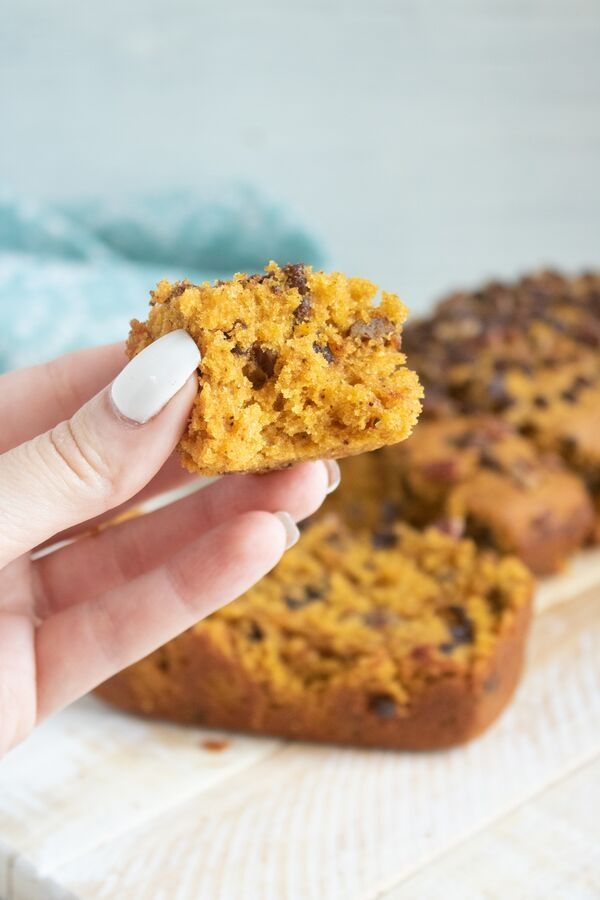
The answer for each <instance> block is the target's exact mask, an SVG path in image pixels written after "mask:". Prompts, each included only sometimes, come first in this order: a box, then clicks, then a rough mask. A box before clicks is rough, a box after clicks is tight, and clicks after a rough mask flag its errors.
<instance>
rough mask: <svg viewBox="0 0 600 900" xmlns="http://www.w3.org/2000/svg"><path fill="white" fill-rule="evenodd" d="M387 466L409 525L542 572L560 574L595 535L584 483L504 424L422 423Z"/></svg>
mask: <svg viewBox="0 0 600 900" xmlns="http://www.w3.org/2000/svg"><path fill="white" fill-rule="evenodd" d="M383 462H384V464H385V465H386V467H388V468H389V469H391V470H392V471H395V472H396V473H397V477H398V479H399V480H400V487H401V490H402V491H403V496H404V500H405V502H404V507H403V512H404V515H405V516H406V517H407V518H408V519H409V520H410V521H412V522H413V523H415V524H418V525H425V524H428V523H436V524H437V525H438V527H440V528H442V529H445V530H448V529H449V530H451V531H453V532H454V533H456V534H457V535H460V534H467V535H469V536H470V537H472V538H474V539H475V540H476V541H477V543H478V545H479V546H482V547H484V546H491V547H495V548H496V549H498V550H500V551H502V552H506V553H514V554H515V555H517V556H518V557H519V558H520V559H521V560H522V561H523V562H524V563H526V565H528V566H529V567H530V568H531V569H532V570H533V571H534V572H536V573H537V574H540V575H542V574H548V573H550V572H555V571H557V570H559V569H560V568H562V566H563V565H564V563H565V561H566V559H567V558H568V556H569V555H570V554H572V553H573V552H574V551H575V550H577V549H578V548H579V547H580V546H582V544H583V543H584V542H585V540H586V539H587V538H588V537H589V535H590V533H591V530H592V526H593V520H594V511H593V507H592V503H591V500H590V497H589V496H588V494H587V492H586V490H585V487H584V485H583V483H582V481H581V480H580V479H579V478H578V477H577V476H576V475H574V474H573V473H572V472H570V471H569V470H568V469H567V468H566V466H565V465H564V464H563V463H562V461H561V460H560V458H559V457H557V456H555V455H552V454H549V453H548V454H544V453H540V451H539V450H538V449H537V448H536V446H535V445H534V444H533V443H532V442H531V441H529V440H527V439H525V438H524V437H522V436H521V435H519V434H518V432H517V431H516V430H515V429H514V428H513V427H512V426H511V425H510V424H508V423H507V422H503V421H502V420H500V419H497V418H487V417H473V416H471V417H465V416H463V417H454V418H451V419H446V420H439V421H431V422H422V423H421V424H420V425H419V426H418V428H417V429H416V431H415V434H414V436H413V438H412V439H411V441H409V442H408V443H407V444H406V445H405V447H398V448H391V447H390V448H386V450H385V451H384V459H383ZM387 478H388V481H389V474H388V476H387Z"/></svg>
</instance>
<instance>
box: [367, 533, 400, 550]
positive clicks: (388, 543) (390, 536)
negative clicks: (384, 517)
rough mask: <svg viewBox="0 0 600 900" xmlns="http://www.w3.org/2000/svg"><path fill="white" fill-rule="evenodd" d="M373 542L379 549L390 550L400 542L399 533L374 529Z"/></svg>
mask: <svg viewBox="0 0 600 900" xmlns="http://www.w3.org/2000/svg"><path fill="white" fill-rule="evenodd" d="M371 543H372V544H373V546H374V547H375V548H376V549H377V550H389V549H390V547H395V546H396V544H397V543H398V535H397V534H394V532H393V531H374V532H373V534H372V535H371Z"/></svg>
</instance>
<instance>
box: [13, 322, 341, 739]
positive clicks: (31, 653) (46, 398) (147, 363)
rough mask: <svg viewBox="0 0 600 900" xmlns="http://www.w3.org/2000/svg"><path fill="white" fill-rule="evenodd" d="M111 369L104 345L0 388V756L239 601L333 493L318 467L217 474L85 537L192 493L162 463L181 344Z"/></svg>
mask: <svg viewBox="0 0 600 900" xmlns="http://www.w3.org/2000/svg"><path fill="white" fill-rule="evenodd" d="M123 360H124V355H123V347H122V345H114V346H110V347H102V348H97V349H93V350H85V351H81V352H78V353H73V354H70V355H68V356H65V357H62V358H60V359H57V360H55V361H54V362H51V363H49V364H46V365H41V366H36V367H33V368H31V369H25V370H22V371H17V372H11V373H9V374H7V375H4V376H2V377H1V378H0V754H1V753H2V752H3V751H6V750H7V749H9V748H10V747H12V746H14V745H15V744H16V743H18V742H19V741H20V740H22V739H23V737H25V735H26V734H27V733H28V732H29V731H30V730H31V729H32V728H33V727H34V725H35V724H36V723H37V722H39V721H40V720H41V719H43V718H44V717H46V716H48V715H49V714H51V713H53V712H55V711H56V710H58V709H60V708H61V707H63V706H65V705H66V704H68V703H70V702H71V701H73V700H75V699H76V698H77V697H79V696H81V695H82V694H84V693H85V692H87V691H88V690H90V689H91V688H93V687H95V686H96V685H97V684H99V683H100V682H101V681H104V680H105V679H106V678H108V677H109V676H110V675H112V674H114V673H115V672H117V671H118V670H120V669H122V668H123V667H124V666H127V665H129V664H130V663H133V662H135V661H136V660H138V659H140V658H141V657H143V656H145V655H146V654H147V653H150V652H151V651H152V650H154V649H155V648H156V647H158V646H160V645H161V644H163V643H164V642H165V641H167V640H169V639H170V638H172V637H174V636H175V635H177V634H179V633H180V632H181V631H184V630H185V629H186V628H188V627H190V626H191V625H192V624H194V622H196V621H197V620H199V619H201V618H202V617H204V616H206V615H208V614H209V613H210V612H212V611H213V610H215V609H216V608H218V607H219V606H222V605H223V604H225V603H228V602H229V601H230V600H233V599H234V598H235V597H237V596H239V595H240V594H241V593H243V592H244V591H245V590H246V589H247V588H249V587H250V586H251V585H252V584H253V583H254V582H256V581H257V580H258V579H260V578H261V577H262V576H263V575H264V574H265V573H266V572H268V571H269V569H271V568H272V567H273V566H274V565H275V563H276V562H277V561H278V560H279V558H280V557H281V555H282V553H283V552H284V550H285V549H286V546H290V544H291V543H293V542H294V541H295V539H296V538H297V535H298V531H297V528H296V526H295V521H297V520H298V519H301V518H303V517H305V516H307V515H309V514H310V513H312V512H313V511H314V510H315V509H316V508H317V507H318V506H319V504H320V503H321V502H322V500H323V498H324V496H325V493H326V492H327V490H328V489H332V488H333V487H334V486H335V484H336V483H337V480H338V476H337V471H336V470H337V467H336V465H335V463H327V464H325V465H324V464H323V463H321V462H316V463H305V464H303V465H300V466H297V467H295V468H293V469H287V470H285V471H281V472H273V473H270V474H268V475H260V476H259V475H247V476H237V475H232V476H228V477H227V478H224V479H222V480H221V481H217V482H215V483H213V484H211V485H209V486H208V487H205V488H203V489H202V490H201V491H199V492H196V493H194V494H191V495H190V496H187V497H186V498H185V499H183V500H179V501H178V502H176V503H173V504H171V505H170V506H167V507H164V508H163V509H160V510H158V511H155V512H153V513H149V514H148V515H144V516H140V517H138V518H132V519H129V520H128V521H123V522H122V523H121V524H115V525H109V526H108V527H105V528H101V529H98V528H96V527H95V526H97V525H98V524H101V523H103V522H105V521H106V520H109V519H111V518H112V517H114V516H115V515H116V513H119V512H122V511H123V510H125V509H127V508H128V507H129V506H130V505H135V504H137V503H139V502H140V499H144V498H147V497H149V496H152V495H155V494H158V493H160V492H162V491H164V490H166V489H167V488H172V487H174V486H176V485H179V484H182V483H184V482H186V481H193V479H192V478H191V476H189V475H187V473H185V472H184V470H183V469H181V467H180V466H179V464H178V463H177V461H176V460H175V459H174V457H173V456H172V452H173V450H174V448H175V445H176V443H177V441H178V439H179V437H180V435H181V433H182V431H183V430H184V428H185V424H186V420H187V417H188V415H189V412H190V408H191V405H192V402H193V400H194V397H195V394H196V390H197V376H196V368H197V365H198V360H199V353H198V350H197V348H196V346H195V344H194V342H193V341H192V340H191V339H190V338H189V337H188V336H187V335H186V334H185V332H175V333H174V334H171V335H167V336H166V337H164V338H162V339H161V340H160V341H157V342H155V343H154V344H152V345H151V346H150V347H148V348H146V350H144V351H143V353H141V354H139V356H137V357H135V359H134V360H132V361H131V362H130V363H129V364H128V365H127V366H126V367H125V368H124V369H123V371H122V372H121V373H120V374H118V373H119V370H120V369H121V367H122V364H123ZM115 376H117V377H116V379H115ZM112 379H115V380H114V381H113V383H112V386H111V387H104V388H103V385H106V384H107V383H109V382H110V381H111V380H112ZM89 398H91V399H89ZM56 423H59V424H56ZM278 510H285V511H286V512H278ZM64 537H69V538H74V540H72V541H71V542H70V543H68V544H67V545H66V546H63V547H62V549H57V550H55V551H53V552H50V553H48V554H46V555H42V556H39V554H33V555H32V551H34V550H35V549H36V548H38V549H39V547H40V546H42V545H44V544H45V543H48V542H49V541H50V540H52V541H55V540H57V539H61V538H64Z"/></svg>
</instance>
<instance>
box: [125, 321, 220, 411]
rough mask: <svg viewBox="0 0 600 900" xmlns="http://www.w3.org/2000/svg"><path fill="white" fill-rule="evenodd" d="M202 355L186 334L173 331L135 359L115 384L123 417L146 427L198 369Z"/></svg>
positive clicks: (181, 331)
mask: <svg viewBox="0 0 600 900" xmlns="http://www.w3.org/2000/svg"><path fill="white" fill-rule="evenodd" d="M201 358H202V357H201V354H200V351H199V349H198V347H197V346H196V342H195V341H194V340H193V338H191V337H190V336H189V334H188V333H187V332H186V331H183V330H182V329H180V330H179V331H171V332H169V334H165V335H163V337H161V338H159V339H158V340H157V341H154V343H152V344H149V346H148V347H146V348H145V349H144V350H142V352H141V353H138V355H137V356H134V357H133V359H132V360H131V362H130V363H128V364H127V365H126V366H125V368H124V369H123V371H122V372H120V373H119V374H118V375H117V377H116V378H115V380H114V381H113V383H112V387H111V389H110V395H111V398H112V402H113V403H114V405H115V406H116V408H117V410H118V411H119V412H120V413H121V415H122V416H125V418H127V419H131V420H132V421H133V422H137V423H138V424H140V425H141V424H143V423H144V422H147V421H148V420H149V419H151V418H152V417H153V416H155V415H156V414H157V413H159V412H160V411H161V409H162V408H163V407H164V406H165V405H166V404H167V403H168V402H169V400H170V399H171V397H174V396H175V394H176V393H177V391H179V390H180V389H181V388H182V387H183V385H184V384H185V383H186V381H187V380H188V378H189V377H190V375H191V374H192V372H194V370H195V369H197V368H198V364H199V363H200V360H201Z"/></svg>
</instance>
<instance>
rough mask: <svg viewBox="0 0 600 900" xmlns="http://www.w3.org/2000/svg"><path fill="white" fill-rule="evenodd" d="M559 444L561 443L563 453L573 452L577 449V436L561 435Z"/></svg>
mask: <svg viewBox="0 0 600 900" xmlns="http://www.w3.org/2000/svg"><path fill="white" fill-rule="evenodd" d="M560 445H561V448H562V451H563V453H567V454H571V453H574V452H575V450H577V447H578V446H579V445H578V442H577V438H575V437H573V436H572V435H570V434H567V435H565V437H563V438H562V439H561V442H560Z"/></svg>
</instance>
